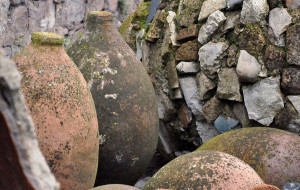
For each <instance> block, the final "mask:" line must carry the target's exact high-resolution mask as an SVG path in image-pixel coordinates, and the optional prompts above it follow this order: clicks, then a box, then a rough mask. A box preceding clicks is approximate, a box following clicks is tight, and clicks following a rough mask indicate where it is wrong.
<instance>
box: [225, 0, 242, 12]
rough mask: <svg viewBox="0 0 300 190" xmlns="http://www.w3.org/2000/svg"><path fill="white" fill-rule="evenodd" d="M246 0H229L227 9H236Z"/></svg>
mask: <svg viewBox="0 0 300 190" xmlns="http://www.w3.org/2000/svg"><path fill="white" fill-rule="evenodd" d="M243 1H244V0H227V9H229V10H231V9H236V8H239V7H242V5H243Z"/></svg>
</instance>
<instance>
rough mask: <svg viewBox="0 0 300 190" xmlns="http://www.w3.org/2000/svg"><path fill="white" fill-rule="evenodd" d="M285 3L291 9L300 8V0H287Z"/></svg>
mask: <svg viewBox="0 0 300 190" xmlns="http://www.w3.org/2000/svg"><path fill="white" fill-rule="evenodd" d="M285 4H286V6H287V7H288V8H289V9H300V1H299V0H286V1H285Z"/></svg>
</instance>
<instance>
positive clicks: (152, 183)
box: [143, 150, 264, 190]
mask: <svg viewBox="0 0 300 190" xmlns="http://www.w3.org/2000/svg"><path fill="white" fill-rule="evenodd" d="M260 184H264V182H263V180H262V179H261V178H260V177H259V175H258V174H257V173H256V172H255V171H254V170H253V168H251V167H250V166H249V165H248V164H246V163H245V162H243V161H242V160H240V159H238V158H236V157H234V156H232V155H229V154H226V153H223V152H217V151H209V150H203V151H197V152H192V153H189V154H186V155H183V156H180V157H178V158H176V159H175V160H173V161H171V162H170V163H168V164H167V165H165V166H164V167H163V168H161V169H160V170H159V171H158V172H157V173H156V174H155V175H154V176H153V177H152V178H151V179H150V180H149V181H148V182H147V184H146V185H145V187H144V188H143V190H153V189H172V190H181V189H190V190H198V189H222V190H225V189H226V190H227V189H230V190H249V189H252V188H254V187H256V186H258V185H260Z"/></svg>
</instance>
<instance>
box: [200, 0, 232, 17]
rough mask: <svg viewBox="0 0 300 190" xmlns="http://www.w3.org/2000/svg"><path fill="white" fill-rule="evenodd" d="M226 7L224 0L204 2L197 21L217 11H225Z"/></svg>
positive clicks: (207, 0)
mask: <svg viewBox="0 0 300 190" xmlns="http://www.w3.org/2000/svg"><path fill="white" fill-rule="evenodd" d="M226 6H227V5H226V0H206V1H204V3H203V5H202V7H201V11H200V14H199V18H198V20H199V21H203V20H204V19H206V18H207V17H208V16H209V15H210V14H211V13H213V12H215V11H217V10H221V9H225V8H226Z"/></svg>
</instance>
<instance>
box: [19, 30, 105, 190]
mask: <svg viewBox="0 0 300 190" xmlns="http://www.w3.org/2000/svg"><path fill="white" fill-rule="evenodd" d="M63 41H64V40H63V37H62V36H59V35H57V34H53V33H34V34H33V35H32V43H31V44H30V45H29V46H27V47H26V48H25V49H24V50H23V51H22V52H21V53H20V54H19V55H17V56H16V57H15V58H14V60H15V61H16V64H17V66H18V68H19V70H20V71H21V72H22V75H23V82H22V90H23V92H24V94H25V99H26V103H27V105H28V107H29V110H30V113H31V115H32V118H33V121H34V123H35V125H36V126H35V128H36V133H37V138H38V141H39V144H40V149H41V151H42V152H43V154H44V156H45V157H46V159H47V161H48V164H49V166H50V168H51V170H52V172H53V173H54V175H55V177H56V178H57V180H58V181H59V182H60V183H61V189H72V190H73V189H74V190H76V189H78V190H79V189H80V190H82V189H90V188H92V187H93V186H94V182H95V178H96V173H97V164H98V154H99V153H98V151H99V133H98V121H97V115H96V110H95V106H94V103H93V99H92V96H91V94H90V92H89V90H88V87H87V83H86V81H85V80H84V78H83V76H82V74H81V73H80V71H79V69H78V68H77V67H76V65H75V64H74V63H73V62H72V61H71V60H70V58H69V57H68V55H67V54H66V52H65V51H64V49H63V47H62V45H63Z"/></svg>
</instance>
